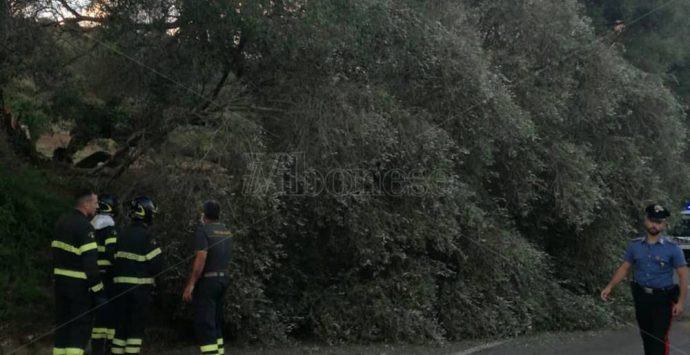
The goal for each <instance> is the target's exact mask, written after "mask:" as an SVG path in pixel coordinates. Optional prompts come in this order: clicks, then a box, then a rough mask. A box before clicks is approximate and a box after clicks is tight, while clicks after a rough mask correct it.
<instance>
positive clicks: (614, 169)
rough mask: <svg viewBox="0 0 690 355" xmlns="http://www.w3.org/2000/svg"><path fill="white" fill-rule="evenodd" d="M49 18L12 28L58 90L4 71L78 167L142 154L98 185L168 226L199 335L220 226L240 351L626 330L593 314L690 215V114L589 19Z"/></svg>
mask: <svg viewBox="0 0 690 355" xmlns="http://www.w3.org/2000/svg"><path fill="white" fill-rule="evenodd" d="M10 4H15V5H13V6H15V7H16V6H18V5H16V4H18V2H10ZM39 7H40V8H41V9H42V11H41V12H40V13H41V14H42V15H32V14H31V13H27V12H26V11H21V12H20V13H19V14H17V15H14V16H13V20H14V21H23V22H26V23H27V26H28V28H31V30H32V31H35V32H36V33H37V35H40V36H44V37H42V38H46V43H45V44H44V45H41V46H38V47H36V48H27V49H26V51H27V53H29V54H33V55H34V56H35V58H36V59H35V60H36V62H35V63H34V62H29V64H27V65H28V67H27V68H32V69H33V68H35V66H37V65H38V64H37V63H38V62H40V59H41V58H43V57H42V56H41V55H40V54H41V53H44V52H42V51H44V50H45V51H53V52H54V53H55V56H54V57H53V58H52V59H51V60H52V61H54V62H56V63H59V64H60V65H61V66H58V67H52V68H51V69H50V70H48V69H46V70H42V71H35V70H34V71H31V70H26V69H23V68H22V67H21V66H18V65H17V64H12V62H9V61H7V60H5V59H3V63H2V65H3V66H2V68H3V71H5V70H14V71H16V72H17V73H21V75H22V76H23V78H24V79H23V80H24V81H25V82H26V81H28V82H30V83H32V85H33V87H34V88H35V90H34V94H35V93H41V95H42V96H41V97H42V98H43V99H44V101H43V102H44V104H43V105H42V106H40V107H33V108H31V107H30V109H32V110H34V111H41V112H44V113H45V114H46V115H47V116H49V117H51V119H52V120H58V121H59V120H66V119H69V120H74V121H75V122H76V124H75V129H74V130H73V133H74V135H75V137H82V138H83V139H75V140H74V143H73V144H74V145H75V147H73V149H75V148H76V146H78V145H80V144H84V143H85V142H86V141H88V138H93V137H95V136H102V135H108V136H112V137H114V138H115V139H116V140H118V142H119V143H120V144H121V151H120V152H121V153H120V154H119V155H116V156H115V157H114V158H113V159H112V160H111V161H108V162H107V163H106V164H105V165H104V166H103V167H101V168H98V169H96V170H94V171H91V172H90V174H92V175H91V176H92V178H93V179H96V180H97V181H99V182H100V183H101V186H102V187H103V188H104V189H110V190H115V191H116V192H118V193H119V194H121V195H122V196H123V197H133V196H134V195H135V194H141V193H146V194H150V195H152V196H154V198H156V200H157V201H158V202H159V204H160V209H161V211H162V212H161V214H160V215H159V216H158V218H157V220H156V224H155V231H156V234H157V235H158V238H159V239H160V240H161V241H164V242H163V243H162V244H163V249H164V253H165V258H166V263H167V264H168V269H167V271H166V273H165V274H164V275H162V276H161V278H160V282H159V286H160V287H159V295H158V297H159V299H160V303H159V304H160V307H161V310H162V311H163V312H162V314H163V315H165V316H166V317H170V318H174V319H179V318H182V319H188V317H189V314H188V310H187V309H185V308H184V307H183V306H182V304H181V301H180V295H179V292H180V290H181V287H182V285H183V283H184V279H185V276H186V273H187V271H188V267H189V256H190V255H191V253H192V246H191V236H192V235H193V231H194V228H195V227H196V225H197V223H198V221H197V220H198V215H199V206H200V205H201V203H202V202H203V201H204V200H205V199H207V198H214V199H217V200H219V201H220V202H221V205H222V206H223V217H222V220H223V221H224V222H225V223H227V225H228V226H229V227H230V229H231V230H233V233H234V235H235V237H234V238H235V239H234V240H235V248H234V250H233V255H234V259H233V263H232V268H231V273H232V280H233V281H232V286H231V287H230V289H229V292H228V295H227V305H226V309H225V313H226V316H227V321H228V322H227V324H226V328H227V330H228V331H229V333H230V335H231V336H232V337H233V338H235V339H237V340H240V341H250V342H253V341H259V342H275V341H285V340H286V339H288V338H290V337H294V338H301V339H319V340H325V341H330V342H346V341H381V340H385V341H406V342H423V341H442V340H445V339H451V340H456V339H466V338H471V337H480V336H482V337H485V336H492V335H496V336H498V335H500V336H512V335H516V334H523V333H528V332H532V331H537V330H557V329H561V330H562V329H589V328H592V327H596V326H600V325H603V324H606V323H607V322H609V321H611V320H612V319H613V317H614V316H613V315H612V313H611V311H609V310H607V309H605V308H604V307H602V306H601V305H600V304H597V303H595V302H596V300H595V298H594V297H592V296H593V295H595V294H596V291H597V288H598V287H599V286H600V285H601V284H602V283H604V282H606V278H607V277H608V276H609V272H610V271H611V270H612V269H613V267H614V266H615V264H614V263H615V261H616V260H617V257H618V256H619V254H620V253H621V252H622V247H623V246H624V245H625V240H626V238H628V237H629V236H630V234H631V233H632V232H633V231H634V230H635V228H636V223H637V221H638V219H637V218H638V211H639V210H640V209H641V208H642V207H643V206H644V204H645V203H648V202H650V201H652V200H654V201H662V202H664V203H667V204H668V205H669V206H675V205H676V204H677V203H678V202H679V201H680V199H682V197H683V194H684V193H686V191H687V184H686V183H685V180H686V179H685V177H686V176H687V169H686V168H685V166H684V164H683V156H684V154H686V146H685V139H686V129H687V125H686V123H685V113H684V111H683V107H682V106H681V105H680V104H679V103H678V101H677V100H676V98H675V97H674V95H673V94H672V93H671V92H670V91H669V89H668V88H667V87H666V86H665V85H664V82H663V80H662V79H661V78H659V77H658V76H655V75H651V74H647V73H645V72H643V71H641V70H639V69H637V68H636V67H634V66H632V65H631V64H629V63H628V62H627V61H626V59H624V58H622V57H621V55H620V53H618V52H617V50H616V49H615V48H613V47H611V46H610V45H609V44H608V43H604V41H601V40H600V38H599V37H597V35H595V31H594V30H593V29H592V26H591V24H590V21H589V19H588V18H587V17H586V16H584V9H583V8H582V6H581V5H580V4H579V3H578V2H577V1H574V0H569V1H565V2H563V3H561V4H558V5H556V4H551V3H549V2H548V1H530V2H525V1H517V2H509V3H508V2H505V1H493V0H490V1H470V0H465V1H459V2H458V1H441V0H438V1H432V2H429V1H416V0H404V1H403V0H401V1H384V0H355V1H340V0H337V1H306V0H294V1H276V0H273V1H253V2H239V1H215V2H199V1H161V0H147V1H95V2H90V3H84V4H79V3H77V2H71V1H37V2H31V3H28V4H27V5H26V7H25V10H26V9H37V8H39ZM46 13H47V14H51V15H50V16H48V15H45V14H46ZM17 36H19V37H17V38H19V39H21V38H22V36H20V35H17ZM15 42H16V43H15V44H14V45H20V44H21V43H23V41H22V40H17V41H15ZM44 48H45V49H44ZM3 53H4V52H3ZM3 58H4V57H3ZM37 73H43V74H41V75H47V74H45V73H51V75H54V76H55V77H56V78H60V80H59V81H50V83H45V82H42V81H40V80H39V78H38V77H37V75H39V74H37ZM3 78H5V79H4V81H3V82H2V83H3V85H5V87H7V88H16V87H21V86H18V84H17V82H15V81H12V79H10V76H7V77H5V76H3ZM57 84H59V85H57ZM64 89H69V90H64ZM23 94H24V95H25V96H26V95H27V94H26V93H23ZM94 117H97V118H99V119H96V120H94V119H93V118H94ZM178 330H179V331H181V332H182V331H184V330H185V329H184V328H180V329H178Z"/></svg>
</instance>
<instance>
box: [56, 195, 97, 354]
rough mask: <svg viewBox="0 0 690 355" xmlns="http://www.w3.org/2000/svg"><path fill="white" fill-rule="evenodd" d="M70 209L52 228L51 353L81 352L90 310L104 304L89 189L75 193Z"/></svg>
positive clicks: (86, 338)
mask: <svg viewBox="0 0 690 355" xmlns="http://www.w3.org/2000/svg"><path fill="white" fill-rule="evenodd" d="M75 198H76V201H75V202H76V203H75V208H74V210H73V211H71V212H69V213H67V214H65V215H63V216H62V217H61V218H60V219H59V220H58V222H57V223H56V225H55V229H54V231H53V241H52V243H51V247H52V250H53V264H54V269H53V274H54V275H55V319H56V321H57V328H56V330H55V345H54V347H53V355H81V354H84V349H85V348H86V345H87V343H88V342H89V334H90V332H91V322H92V321H93V312H91V311H90V310H91V306H92V305H93V304H94V303H96V304H101V303H103V302H104V301H105V300H104V298H105V297H104V295H103V283H102V282H101V277H100V273H99V272H98V265H97V262H96V260H97V259H98V250H97V249H98V244H97V243H96V240H95V239H94V231H93V228H92V227H91V223H89V219H90V218H91V217H93V216H94V214H95V213H96V209H97V207H98V197H97V196H96V194H95V193H94V192H93V190H91V189H82V190H80V191H78V193H77V194H76V196H75Z"/></svg>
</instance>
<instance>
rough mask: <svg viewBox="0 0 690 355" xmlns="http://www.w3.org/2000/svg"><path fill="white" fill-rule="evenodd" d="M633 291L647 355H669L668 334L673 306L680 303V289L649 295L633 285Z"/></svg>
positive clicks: (636, 314) (638, 322)
mask: <svg viewBox="0 0 690 355" xmlns="http://www.w3.org/2000/svg"><path fill="white" fill-rule="evenodd" d="M632 291H633V299H634V300H635V316H636V317H637V324H638V326H639V328H640V335H641V336H642V343H643V345H644V353H645V355H668V354H669V346H670V344H669V340H668V332H669V330H670V329H671V319H672V318H673V317H672V311H673V305H674V304H675V303H676V302H677V301H678V294H679V289H678V287H677V286H676V287H674V288H672V289H671V290H669V291H667V292H663V293H658V294H647V293H645V292H644V290H643V289H642V287H640V286H639V285H637V284H634V283H633V285H632Z"/></svg>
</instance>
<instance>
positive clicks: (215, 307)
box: [192, 277, 230, 355]
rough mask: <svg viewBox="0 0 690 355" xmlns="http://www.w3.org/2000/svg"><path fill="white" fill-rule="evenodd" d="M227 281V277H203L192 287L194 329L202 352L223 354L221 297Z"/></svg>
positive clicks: (226, 286) (223, 294) (214, 354)
mask: <svg viewBox="0 0 690 355" xmlns="http://www.w3.org/2000/svg"><path fill="white" fill-rule="evenodd" d="M229 283H230V282H229V279H228V278H227V277H204V278H201V279H200V280H199V281H198V282H197V284H196V287H195V288H194V293H193V295H192V308H193V311H194V331H195V333H196V337H197V341H198V342H199V344H200V349H201V353H202V354H213V355H223V354H225V345H224V343H223V324H224V322H223V298H224V296H225V291H226V289H227V288H228V284H229Z"/></svg>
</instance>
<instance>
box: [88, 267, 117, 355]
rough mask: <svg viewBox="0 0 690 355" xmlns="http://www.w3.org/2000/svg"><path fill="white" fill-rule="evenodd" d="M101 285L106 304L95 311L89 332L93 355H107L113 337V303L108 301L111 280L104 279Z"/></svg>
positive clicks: (110, 291) (110, 293)
mask: <svg viewBox="0 0 690 355" xmlns="http://www.w3.org/2000/svg"><path fill="white" fill-rule="evenodd" d="M101 275H103V274H101ZM103 285H104V286H105V289H104V292H105V294H106V297H108V302H107V303H104V304H102V305H101V306H100V307H99V308H98V309H97V310H96V317H95V320H94V322H93V329H92V330H91V349H92V351H93V355H105V354H109V353H110V351H109V348H110V342H112V340H113V337H114V335H115V303H114V302H111V301H110V300H111V299H112V298H113V296H114V292H113V282H112V279H110V278H107V277H104V278H103Z"/></svg>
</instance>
